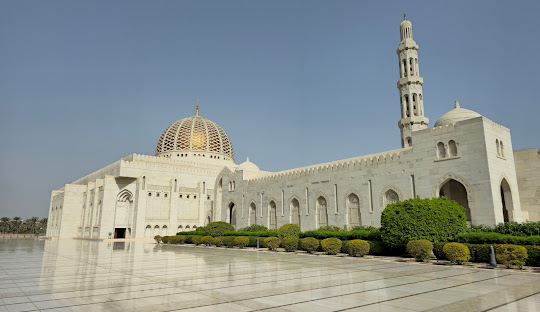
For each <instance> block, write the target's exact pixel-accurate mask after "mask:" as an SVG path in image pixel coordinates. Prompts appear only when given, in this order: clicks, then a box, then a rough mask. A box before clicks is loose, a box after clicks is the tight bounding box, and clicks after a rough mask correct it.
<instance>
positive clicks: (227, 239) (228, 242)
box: [223, 236, 235, 247]
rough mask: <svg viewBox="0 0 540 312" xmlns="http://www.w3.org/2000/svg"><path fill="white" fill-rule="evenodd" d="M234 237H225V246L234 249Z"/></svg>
mask: <svg viewBox="0 0 540 312" xmlns="http://www.w3.org/2000/svg"><path fill="white" fill-rule="evenodd" d="M234 238H235V237H234V236H223V246H225V247H234Z"/></svg>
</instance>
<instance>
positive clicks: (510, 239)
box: [455, 232, 540, 245]
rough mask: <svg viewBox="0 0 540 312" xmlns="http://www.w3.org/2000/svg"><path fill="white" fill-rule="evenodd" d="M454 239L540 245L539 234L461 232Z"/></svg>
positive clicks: (471, 241)
mask: <svg viewBox="0 0 540 312" xmlns="http://www.w3.org/2000/svg"><path fill="white" fill-rule="evenodd" d="M455 240H456V241H457V242H460V243H470V244H513V245H540V236H513V235H507V234H500V233H495V232H472V233H463V234H459V235H457V236H456V239H455Z"/></svg>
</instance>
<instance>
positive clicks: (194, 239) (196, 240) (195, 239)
mask: <svg viewBox="0 0 540 312" xmlns="http://www.w3.org/2000/svg"><path fill="white" fill-rule="evenodd" d="M201 241H202V236H201V235H193V236H191V242H192V243H193V244H195V245H197V246H198V245H200V244H201Z"/></svg>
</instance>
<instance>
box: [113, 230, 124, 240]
mask: <svg viewBox="0 0 540 312" xmlns="http://www.w3.org/2000/svg"><path fill="white" fill-rule="evenodd" d="M114 238H126V228H115V229H114Z"/></svg>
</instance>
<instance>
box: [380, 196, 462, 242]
mask: <svg viewBox="0 0 540 312" xmlns="http://www.w3.org/2000/svg"><path fill="white" fill-rule="evenodd" d="M466 231H467V217H466V216H465V212H464V210H463V207H461V206H460V205H459V204H458V203H456V202H455V201H450V200H448V199H446V198H445V197H440V198H432V199H421V198H414V199H408V200H405V201H402V202H397V203H394V204H390V205H388V206H386V208H385V209H384V210H383V212H382V215H381V235H382V241H383V242H384V243H385V244H386V245H388V246H406V245H407V243H408V242H409V241H411V240H417V239H426V240H429V241H430V242H443V241H449V240H452V239H453V238H454V237H455V236H456V235H457V234H460V233H464V232H466Z"/></svg>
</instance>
